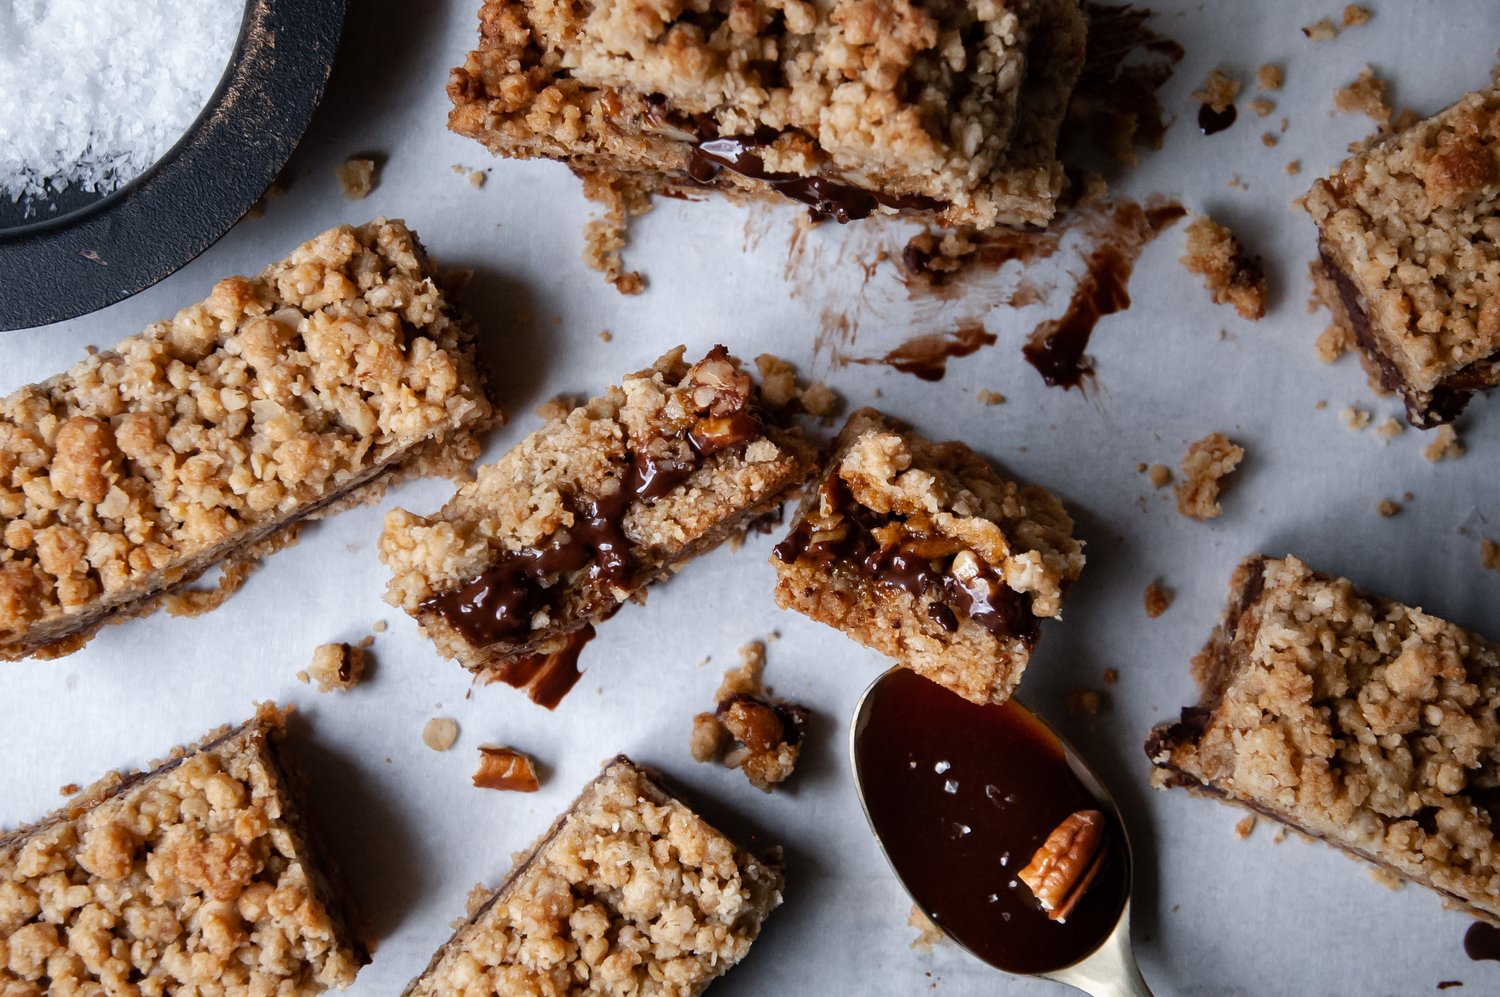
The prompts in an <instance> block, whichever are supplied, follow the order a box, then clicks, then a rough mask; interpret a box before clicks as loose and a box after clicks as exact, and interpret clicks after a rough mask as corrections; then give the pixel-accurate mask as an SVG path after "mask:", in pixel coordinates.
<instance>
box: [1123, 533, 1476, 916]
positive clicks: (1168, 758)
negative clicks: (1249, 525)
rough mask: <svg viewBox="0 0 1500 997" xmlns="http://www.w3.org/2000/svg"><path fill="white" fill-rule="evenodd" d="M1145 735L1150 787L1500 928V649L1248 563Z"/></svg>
mask: <svg viewBox="0 0 1500 997" xmlns="http://www.w3.org/2000/svg"><path fill="white" fill-rule="evenodd" d="M1193 675H1194V677H1195V678H1196V679H1197V681H1198V685H1199V687H1200V689H1201V695H1200V698H1199V701H1198V705H1196V706H1191V707H1188V708H1187V709H1185V710H1183V711H1182V719H1181V720H1180V721H1179V722H1177V723H1174V724H1163V725H1161V726H1159V727H1157V728H1156V729H1155V730H1153V731H1152V732H1151V736H1150V738H1149V739H1148V740H1147V742H1146V753H1147V754H1148V755H1150V757H1151V760H1152V762H1153V763H1154V764H1155V765H1156V766H1157V767H1158V771H1157V772H1156V780H1155V781H1156V783H1157V785H1158V786H1159V787H1161V786H1181V787H1185V788H1187V789H1189V790H1191V791H1192V792H1195V793H1198V794H1201V795H1204V796H1210V797H1214V798H1217V799H1221V800H1224V801H1227V802H1230V803H1237V804H1239V805H1240V806H1243V807H1246V808H1248V809H1250V810H1252V811H1255V812H1257V813H1262V814H1265V815H1266V816H1268V817H1271V818H1273V819H1275V820H1278V821H1281V822H1282V823H1284V824H1286V825H1288V826H1290V827H1292V828H1294V829H1296V830H1298V831H1301V832H1302V833H1304V834H1308V835H1311V836H1313V837H1315V838H1321V839H1323V840H1324V841H1326V842H1328V843H1329V844H1331V845H1335V846H1337V847H1339V848H1342V849H1344V850H1345V851H1346V852H1349V853H1350V854H1351V855H1356V856H1359V857H1360V858H1364V859H1368V860H1369V861H1371V862H1373V863H1375V864H1376V865H1378V866H1380V867H1382V868H1383V869H1385V870H1387V871H1388V872H1391V873H1393V874H1395V875H1397V876H1400V877H1401V878H1403V879H1407V880H1410V881H1411V882H1413V883H1419V884H1421V885H1422V886H1427V887H1431V888H1432V889H1434V890H1436V891H1437V892H1438V893H1440V894H1442V895H1443V897H1444V898H1446V899H1447V900H1448V901H1449V902H1450V903H1451V904H1453V905H1455V906H1458V907H1460V908H1462V909H1463V910H1465V911H1467V912H1468V913H1470V914H1473V915H1474V916H1476V917H1480V918H1484V919H1485V920H1488V921H1492V922H1495V923H1497V924H1500V844H1497V842H1496V837H1495V834H1496V828H1497V826H1500V821H1497V818H1500V714H1497V710H1500V647H1497V646H1496V645H1495V644H1492V643H1490V642H1489V641H1487V640H1485V639H1484V638H1482V637H1479V636H1476V635H1475V634H1472V633H1468V632H1466V631H1464V630H1461V629H1459V628H1458V627H1456V626H1454V625H1453V624H1451V623H1446V622H1444V621H1443V620H1440V619H1438V618H1436V617H1434V616H1430V615H1428V614H1426V613H1424V612H1422V611H1421V610H1420V609H1414V608H1411V607H1409V606H1403V605H1401V604H1400V603H1396V602H1391V601H1390V600H1388V599H1381V598H1378V597H1376V596H1372V595H1367V594H1365V593H1362V592H1360V591H1358V590H1357V589H1355V588H1354V586H1353V585H1352V584H1351V583H1350V582H1348V581H1346V580H1345V579H1342V578H1331V577H1328V576H1326V575H1320V574H1315V573H1314V572H1312V571H1310V570H1308V568H1307V566H1306V565H1304V564H1303V563H1302V562H1301V561H1299V560H1297V559H1296V558H1292V557H1288V558H1286V559H1284V560H1273V559H1270V558H1265V557H1253V558H1250V559H1249V560H1246V561H1245V562H1244V563H1242V564H1241V565H1240V566H1239V569H1238V570H1237V571H1236V572H1235V574H1234V579H1233V581H1232V582H1231V583H1230V600H1229V608H1228V610H1227V612H1226V614H1225V617H1224V620H1223V622H1221V623H1220V624H1219V626H1218V628H1217V629H1216V630H1215V631H1214V634H1213V636H1212V638H1211V639H1210V640H1209V642H1208V645H1207V646H1206V647H1205V648H1204V649H1203V650H1202V652H1200V653H1199V655H1198V656H1197V657H1196V658H1194V659H1193Z"/></svg>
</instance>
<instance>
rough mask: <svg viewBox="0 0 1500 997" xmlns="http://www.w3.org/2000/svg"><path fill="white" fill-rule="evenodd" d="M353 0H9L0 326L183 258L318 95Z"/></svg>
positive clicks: (244, 196) (213, 229) (0, 8)
mask: <svg viewBox="0 0 1500 997" xmlns="http://www.w3.org/2000/svg"><path fill="white" fill-rule="evenodd" d="M346 5H347V0H105V2H102V3H101V2H100V0H0V330H10V329H22V328H30V327H34V326H40V325H46V324H48V323H52V322H58V321H62V320H63V319H68V318H72V317H74V316H77V315H82V314H85V313H87V312H91V311H94V310H96V309H99V308H103V307H105V306H106V305H110V304H113V303H114V302H116V301H119V300H120V299H122V298H125V297H128V296H129V295H131V294H134V293H136V292H137V291H140V290H143V289H144V288H147V287H150V286H151V285H152V284H155V283H156V282H157V281H159V280H161V279H162V278H164V277H166V276H167V275H169V274H171V273H173V272H175V271H176V270H178V269H179V268H181V267H182V266H183V265H185V264H186V263H187V262H188V261H190V260H192V259H193V258H194V257H195V256H197V255H198V254H199V253H201V252H203V251H204V250H205V249H207V248H208V247H209V246H211V245H213V243H214V242H215V241H216V240H218V238H219V237H220V236H222V235H223V234H224V233H225V232H227V231H228V230H229V228H230V227H231V226H232V225H233V224H234V223H235V222H236V221H238V220H239V219H240V218H241V217H242V216H243V215H244V214H245V213H246V212H247V211H249V210H250V208H251V207H252V206H254V204H255V203H256V201H257V200H259V198H260V197H261V195H263V194H264V193H265V192H266V190H267V189H268V188H269V187H270V186H271V184H272V183H273V182H274V181H275V180H276V177H277V175H278V174H279V173H280V172H281V169H282V167H284V166H285V165H286V162H287V160H288V159H289V158H290V157H291V154H292V150H293V149H294V148H296V145H297V143H298V141H300V140H301V138H302V134H303V132H304V131H305V130H306V128H307V125H308V122H309V121H311V119H312V115H313V111H314V110H316V108H317V106H318V102H319V101H320V100H321V99H322V96H323V90H324V87H325V86H326V85H327V82H328V77H329V74H330V73H331V71H332V69H333V61H334V56H335V54H336V53H337V51H338V43H339V37H340V35H341V33H342V31H343V23H344V13H345V8H346Z"/></svg>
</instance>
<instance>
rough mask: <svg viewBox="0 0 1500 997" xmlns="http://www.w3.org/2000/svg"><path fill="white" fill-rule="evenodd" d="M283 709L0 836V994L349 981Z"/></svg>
mask: <svg viewBox="0 0 1500 997" xmlns="http://www.w3.org/2000/svg"><path fill="white" fill-rule="evenodd" d="M284 719H285V714H283V713H281V712H280V711H278V710H276V709H274V708H273V707H269V706H267V707H262V708H261V710H260V713H259V715H258V716H257V717H256V718H255V719H253V720H251V721H249V722H248V723H245V724H243V725H241V726H239V727H236V728H233V729H231V728H227V727H225V728H220V729H219V730H217V731H215V732H213V733H211V734H210V735H209V736H208V737H207V738H206V739H204V741H203V742H202V743H201V744H198V745H195V746H192V747H188V748H183V749H178V750H176V751H174V752H173V753H172V755H171V756H170V757H169V759H168V760H166V761H164V762H161V763H159V764H158V765H157V766H156V768H155V769H154V770H153V771H150V772H133V773H124V774H121V773H114V774H111V775H109V776H106V777H105V778H104V779H102V780H100V781H99V782H98V783H96V784H95V785H93V786H91V787H89V788H88V789H87V790H86V791H84V794H83V795H82V796H80V797H78V798H76V799H73V800H71V801H69V803H68V804H67V805H66V806H65V807H64V808H63V809H61V810H59V811H57V812H56V813H54V814H52V815H51V816H49V817H47V818H45V819H44V820H42V821H41V822H40V823H37V824H33V825H31V826H29V827H21V828H17V829H16V830H14V831H11V832H10V833H8V834H4V835H0V993H3V994H5V995H7V997H41V995H42V994H57V995H62V994H131V995H137V994H138V995H149V994H276V995H284V997H301V995H312V994H318V993H322V992H323V991H324V990H325V989H327V988H330V987H339V988H344V987H347V986H349V985H350V984H351V983H353V982H354V976H355V974H356V973H357V972H358V971H359V969H360V967H361V966H362V965H364V964H365V963H367V962H368V961H369V956H368V954H367V953H366V951H365V948H364V945H363V944H362V943H361V942H360V940H359V938H358V936H357V935H356V933H355V932H354V930H353V929H352V927H351V920H350V917H349V914H348V912H347V910H346V902H345V901H344V899H343V896H342V895H341V893H340V892H339V891H338V890H337V889H336V888H335V886H334V884H333V883H332V882H331V881H330V879H329V878H328V868H327V867H326V866H325V865H324V864H323V863H322V861H321V860H320V857H319V855H318V854H317V853H316V850H315V849H314V847H313V843H312V840H311V838H310V836H309V833H308V828H307V826H306V825H305V823H304V820H303V817H302V815H301V812H300V810H299V808H298V805H297V800H296V799H295V794H294V793H293V787H294V786H295V784H296V777H295V775H294V773H292V772H291V771H290V770H289V768H288V767H287V764H286V759H285V757H284V753H283V751H282V749H281V746H280V744H279V742H280V740H281V734H282V725H283V722H284ZM68 788H71V789H73V790H74V791H76V790H77V788H78V787H76V786H72V787H68ZM7 953H8V958H7Z"/></svg>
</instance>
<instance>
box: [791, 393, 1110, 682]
mask: <svg viewBox="0 0 1500 997" xmlns="http://www.w3.org/2000/svg"><path fill="white" fill-rule="evenodd" d="M1083 561H1084V558H1083V544H1082V542H1081V541H1079V540H1077V539H1076V538H1074V537H1073V520H1072V519H1071V518H1070V517H1069V516H1068V514H1067V512H1066V511H1064V509H1063V507H1062V503H1061V502H1059V501H1058V500H1057V499H1056V498H1055V497H1054V496H1053V495H1051V494H1050V493H1048V492H1047V491H1045V490H1044V489H1042V488H1039V487H1036V486H1027V487H1021V486H1020V485H1017V484H1015V483H1014V482H1011V481H1007V480H1005V479H1004V478H1002V477H1000V476H999V475H998V474H997V473H996V472H995V470H994V468H992V467H991V466H990V465H989V463H988V462H987V461H986V460H985V459H984V458H983V457H981V456H979V455H978V454H976V453H975V452H974V451H973V450H970V449H969V448H968V447H967V446H965V445H964V444H962V443H958V442H950V443H933V442H931V441H929V440H925V439H923V438H922V437H920V436H918V435H916V434H915V433H911V432H903V431H902V430H901V429H899V428H898V427H897V426H896V425H895V424H894V423H892V422H891V421H890V420H888V419H887V418H886V417H885V416H883V415H882V414H881V413H879V412H877V411H875V410H874V409H860V410H859V411H857V412H855V413H853V414H852V415H851V416H850V417H849V421H848V423H847V424H846V425H845V427H844V429H843V432H842V433H841V434H840V436H839V442H838V445H837V447H836V449H835V452H834V456H833V458H832V459H831V460H830V461H829V464H828V467H827V469H826V471H825V474H824V478H823V484H822V486H820V488H819V489H818V490H817V491H816V492H815V493H813V494H812V495H810V496H808V498H807V499H806V500H805V501H804V503H803V507H802V510H801V513H800V515H799V517H798V519H797V522H796V523H795V524H793V526H792V529H791V532H790V534H789V535H788V537H787V539H786V540H785V541H783V543H782V544H780V545H778V547H777V548H776V553H775V554H774V555H773V556H772V559H771V562H772V564H773V565H774V566H775V568H776V603H777V605H779V606H781V607H782V608H783V609H794V610H796V611H797V612H800V613H802V614H804V615H805V616H809V617H811V618H812V619H814V620H817V621H819V622H820V623H826V624H828V625H829V626H831V627H834V628H835V629H838V630H842V631H844V633H846V634H847V635H848V636H850V637H852V638H853V639H854V640H857V641H859V642H860V643H861V644H864V645H865V646H867V647H873V648H875V649H876V650H878V651H880V652H882V653H884V654H887V655H890V656H891V657H892V658H895V659H896V660H897V661H898V662H900V663H901V664H903V665H905V666H906V667H908V668H911V669H912V670H914V671H917V672H920V673H921V674H923V675H926V676H927V677H928V678H930V679H932V680H933V681H935V682H939V683H941V684H943V685H945V686H947V687H948V688H950V689H952V690H953V691H954V692H957V693H958V694H959V695H961V696H963V697H964V698H966V699H969V700H972V701H974V702H976V703H985V702H1003V701H1004V700H1006V699H1008V698H1010V695H1011V693H1012V692H1013V691H1014V690H1015V687H1016V684H1017V683H1018V682H1019V681H1020V678H1021V672H1022V670H1023V669H1024V668H1025V667H1026V663H1027V661H1028V660H1029V659H1030V655H1031V648H1032V647H1033V645H1034V644H1035V642H1036V639H1037V636H1038V634H1037V629H1036V622H1037V618H1039V617H1053V618H1055V617H1058V616H1060V615H1061V613H1062V595H1063V590H1064V589H1065V588H1066V587H1067V586H1068V585H1069V584H1071V583H1072V582H1073V581H1074V580H1076V579H1077V578H1078V574H1079V572H1080V571H1081V570H1082V568H1083Z"/></svg>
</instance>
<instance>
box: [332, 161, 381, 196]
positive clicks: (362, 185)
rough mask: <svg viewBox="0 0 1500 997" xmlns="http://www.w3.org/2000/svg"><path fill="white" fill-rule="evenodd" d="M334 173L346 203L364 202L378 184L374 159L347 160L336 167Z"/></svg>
mask: <svg viewBox="0 0 1500 997" xmlns="http://www.w3.org/2000/svg"><path fill="white" fill-rule="evenodd" d="M333 172H334V175H335V176H336V177H338V181H339V190H341V191H342V192H343V194H344V200H346V201H362V200H364V199H365V198H366V197H369V196H370V191H372V190H374V189H375V185H376V183H377V182H378V180H377V179H376V176H375V160H373V159H346V160H345V161H344V162H342V163H339V164H338V165H337V166H335V167H334V168H333Z"/></svg>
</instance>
